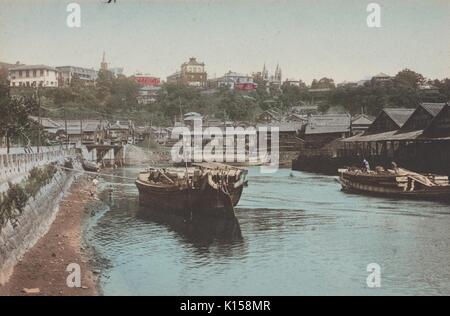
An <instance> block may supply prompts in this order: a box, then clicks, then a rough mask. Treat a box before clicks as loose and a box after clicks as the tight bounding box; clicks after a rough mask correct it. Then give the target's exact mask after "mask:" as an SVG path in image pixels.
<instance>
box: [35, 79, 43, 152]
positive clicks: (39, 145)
mask: <svg viewBox="0 0 450 316" xmlns="http://www.w3.org/2000/svg"><path fill="white" fill-rule="evenodd" d="M36 96H37V99H38V142H37V152H38V153H39V152H40V147H41V125H42V119H41V96H40V95H39V86H37V87H36Z"/></svg>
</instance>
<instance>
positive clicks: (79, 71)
mask: <svg viewBox="0 0 450 316" xmlns="http://www.w3.org/2000/svg"><path fill="white" fill-rule="evenodd" d="M56 70H57V71H58V75H59V85H60V86H63V85H69V84H70V82H71V81H72V79H74V78H77V79H79V80H81V81H83V82H87V83H94V82H95V80H97V75H98V71H97V70H94V69H93V68H91V69H89V68H83V67H75V66H61V67H56Z"/></svg>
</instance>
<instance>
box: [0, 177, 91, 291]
mask: <svg viewBox="0 0 450 316" xmlns="http://www.w3.org/2000/svg"><path fill="white" fill-rule="evenodd" d="M90 186H91V184H90V183H89V182H88V181H87V180H81V179H78V180H77V182H74V184H73V185H72V187H71V189H70V191H69V192H68V193H67V194H66V196H65V197H64V198H63V200H62V201H61V203H60V210H59V212H58V214H57V216H56V219H55V221H54V222H53V224H52V226H51V227H50V229H49V231H48V232H47V234H46V235H45V236H43V237H42V238H41V239H40V240H39V241H38V242H37V243H36V245H35V246H34V247H33V248H32V249H31V250H29V251H28V252H27V253H26V254H25V256H24V257H23V258H22V260H21V262H19V263H18V264H17V265H16V267H15V268H14V273H13V275H12V276H11V278H10V280H9V282H8V283H7V284H5V285H4V286H3V287H2V286H0V295H70V296H75V295H96V294H97V286H96V284H97V277H96V275H94V274H93V273H92V271H91V269H90V267H89V263H88V255H87V253H86V251H84V249H83V248H82V236H81V228H82V224H83V219H84V218H85V217H86V216H89V214H88V210H87V209H86V204H87V202H89V201H90V200H91V197H90V194H89V192H88V191H89V188H90ZM70 263H77V264H79V265H80V267H81V288H69V287H68V286H67V284H66V279H67V277H68V276H69V274H70V272H66V268H67V266H68V265H69V264H70ZM24 288H27V289H39V293H36V294H27V293H25V291H24Z"/></svg>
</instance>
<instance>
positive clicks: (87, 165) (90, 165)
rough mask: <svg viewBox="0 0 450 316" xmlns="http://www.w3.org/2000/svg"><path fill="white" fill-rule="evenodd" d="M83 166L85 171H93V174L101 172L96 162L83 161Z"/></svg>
mask: <svg viewBox="0 0 450 316" xmlns="http://www.w3.org/2000/svg"><path fill="white" fill-rule="evenodd" d="M81 165H82V166H83V169H84V170H85V171H91V172H98V171H99V170H100V168H99V167H98V165H97V164H96V163H95V162H92V161H89V160H86V159H83V160H82V161H81Z"/></svg>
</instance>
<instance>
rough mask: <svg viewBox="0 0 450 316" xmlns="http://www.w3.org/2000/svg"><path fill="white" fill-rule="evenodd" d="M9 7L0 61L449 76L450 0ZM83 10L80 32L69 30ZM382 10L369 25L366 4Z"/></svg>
mask: <svg viewBox="0 0 450 316" xmlns="http://www.w3.org/2000/svg"><path fill="white" fill-rule="evenodd" d="M102 1H105V0H78V1H76V0H75V1H74V0H72V1H66V0H39V1H37V0H33V1H31V0H1V1H0V61H3V62H10V63H14V62H16V61H20V62H21V63H25V64H46V65H49V66H62V65H74V66H84V67H94V68H96V69H97V68H99V65H100V61H101V57H102V53H103V51H105V52H106V59H107V62H109V63H110V66H111V67H123V68H124V70H125V73H126V74H128V75H131V74H133V73H135V72H136V71H139V72H144V73H150V74H153V75H156V76H159V77H161V79H163V80H165V78H166V76H167V75H169V74H171V73H173V72H175V71H176V70H178V69H179V66H180V64H181V63H183V62H184V61H186V60H187V59H188V58H189V57H190V56H195V57H197V59H198V60H200V61H203V62H205V64H206V68H207V71H208V77H209V78H212V77H215V76H221V75H223V74H224V73H225V72H227V71H228V70H232V71H236V72H240V73H248V74H250V73H252V72H255V71H260V70H261V69H262V66H263V64H264V63H266V66H267V67H268V69H269V71H270V72H271V73H272V72H273V71H274V70H275V66H276V64H277V63H279V64H280V66H281V68H282V70H283V79H284V78H286V77H289V78H294V79H299V78H300V79H302V80H304V81H305V82H306V83H308V84H309V83H311V81H312V79H314V78H317V79H320V78H321V77H324V76H328V77H332V78H334V79H335V81H336V82H341V81H344V80H347V81H356V80H360V79H363V78H367V77H368V76H371V75H374V74H376V73H379V72H385V73H387V74H391V75H395V73H397V72H398V71H399V70H401V69H403V68H410V69H413V70H415V71H418V72H420V73H422V74H423V75H424V76H426V77H428V78H432V79H434V78H444V77H450V0H426V1H425V0H378V1H365V0H297V1H294V0H292V1H270V0H259V1H256V0H227V1H206V0H184V1H171V0H164V1H162V0H159V1H150V0H148V1H143V0H140V1H138V0H117V3H116V4H105V3H103V2H102ZM71 2H77V3H79V4H80V5H81V28H69V27H67V25H66V18H67V15H68V13H67V12H66V6H67V4H69V3H71ZM370 2H377V3H379V4H380V5H381V28H369V27H367V24H366V18H367V15H368V14H369V13H368V12H366V7H367V4H369V3H370Z"/></svg>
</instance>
